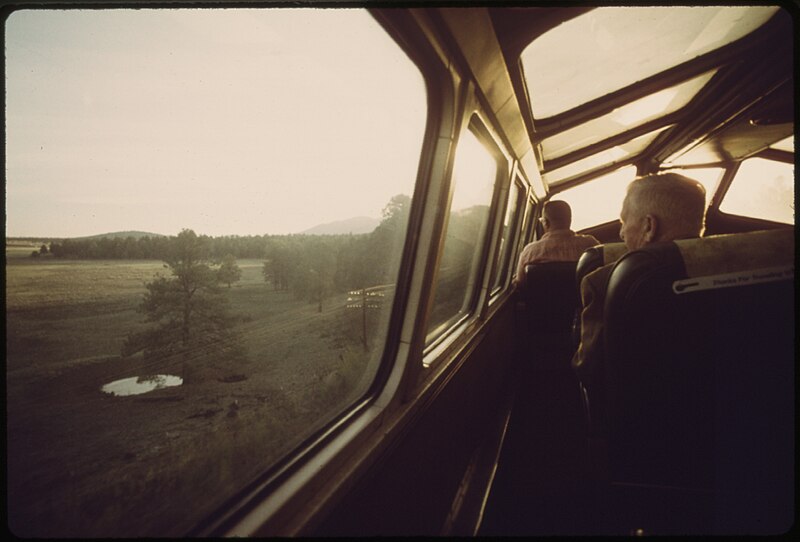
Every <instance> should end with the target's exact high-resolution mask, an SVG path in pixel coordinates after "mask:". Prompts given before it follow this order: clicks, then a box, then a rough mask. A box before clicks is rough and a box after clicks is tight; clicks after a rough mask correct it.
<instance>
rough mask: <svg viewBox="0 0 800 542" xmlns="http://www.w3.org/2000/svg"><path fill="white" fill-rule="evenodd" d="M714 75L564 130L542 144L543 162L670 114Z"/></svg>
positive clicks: (651, 95) (659, 93)
mask: <svg viewBox="0 0 800 542" xmlns="http://www.w3.org/2000/svg"><path fill="white" fill-rule="evenodd" d="M716 72H717V70H712V71H709V72H706V73H704V74H702V75H699V76H697V77H694V78H692V79H689V80H688V81H685V82H683V83H681V84H679V85H675V86H672V87H669V88H666V89H664V90H661V91H659V92H655V93H653V94H650V95H648V96H645V97H644V98H640V99H639V100H635V101H633V102H631V103H629V104H627V105H624V106H621V107H618V108H616V109H614V110H613V111H612V112H611V113H608V114H607V115H603V116H601V117H598V118H596V119H593V120H590V121H588V122H585V123H583V124H580V125H578V126H576V127H575V128H571V129H569V130H564V131H563V132H559V133H558V134H556V135H554V136H551V137H548V138H545V139H544V140H543V141H542V152H543V154H544V157H545V159H552V158H557V157H559V156H563V155H565V154H568V153H570V152H572V151H574V150H577V149H579V148H582V147H586V146H589V145H591V144H593V143H597V142H598V141H601V140H603V139H606V138H608V137H611V136H614V135H617V134H621V133H622V132H624V131H626V130H630V129H632V128H636V127H639V126H641V125H642V124H645V123H646V122H648V121H651V120H653V119H655V118H657V117H661V116H664V115H668V114H670V113H674V112H675V111H677V110H679V109H681V108H682V107H684V106H685V105H686V104H688V103H689V101H691V99H692V98H694V96H695V95H696V94H697V93H698V92H699V91H700V90H701V89H702V88H703V87H704V86H705V85H706V83H708V81H709V80H710V79H711V77H712V76H713V75H714V74H715V73H716Z"/></svg>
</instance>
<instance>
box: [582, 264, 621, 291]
mask: <svg viewBox="0 0 800 542" xmlns="http://www.w3.org/2000/svg"><path fill="white" fill-rule="evenodd" d="M615 263H616V262H612V263H607V264H605V265H603V266H600V267H598V268H597V269H595V270H594V271H592V272H590V273H587V274H586V276H585V277H583V281H582V284H583V283H587V284H589V285H591V286H594V287H597V288H602V287H604V286H605V283H606V282H608V278H609V277H610V276H611V270H612V269H614V264H615Z"/></svg>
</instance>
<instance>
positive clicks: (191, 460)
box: [6, 246, 378, 537]
mask: <svg viewBox="0 0 800 542" xmlns="http://www.w3.org/2000/svg"><path fill="white" fill-rule="evenodd" d="M33 249H35V247H24V246H9V247H7V252H6V256H7V265H6V332H7V346H6V359H7V363H6V380H7V402H6V406H7V413H8V418H7V419H8V472H9V480H8V492H9V494H12V495H13V496H14V498H13V499H9V526H10V527H11V530H12V531H13V532H15V534H18V535H22V536H52V535H55V534H58V535H59V536H76V537H93V536H112V535H115V534H118V533H119V532H120V528H122V529H123V532H125V534H126V535H127V536H147V535H152V534H154V533H161V534H163V533H180V532H182V531H184V530H185V529H186V528H188V526H189V525H187V524H186V519H185V518H187V517H189V518H190V519H193V518H196V517H198V513H196V512H198V511H200V512H202V511H210V510H212V509H213V508H214V507H216V506H217V505H219V504H220V503H219V502H217V501H216V496H217V495H225V494H230V492H231V491H234V490H236V489H239V488H242V487H243V486H244V485H246V484H247V483H248V482H249V481H250V480H251V479H252V478H253V477H254V476H255V475H256V474H257V473H259V472H262V471H263V470H264V469H265V468H266V467H268V466H269V465H271V464H272V463H273V462H274V461H276V460H277V459H279V458H280V456H281V455H282V454H283V453H285V452H286V451H288V450H289V449H291V448H292V447H294V446H296V445H297V444H298V443H299V442H301V441H302V440H303V439H304V438H305V437H307V436H308V435H309V434H310V433H311V432H312V431H313V430H314V429H315V428H317V427H319V426H321V425H322V424H323V423H325V422H327V421H328V420H329V419H330V418H332V417H333V416H334V415H335V414H336V413H337V412H339V411H340V410H341V409H342V408H343V407H344V406H346V405H347V404H348V403H349V402H351V401H352V400H354V399H355V398H356V397H357V396H358V394H359V393H361V392H363V390H364V387H365V385H366V384H367V383H368V382H369V380H370V379H371V375H372V373H373V371H374V367H373V366H374V365H375V363H374V358H375V356H373V355H372V353H371V352H365V351H364V348H363V346H362V343H361V335H360V333H361V329H362V328H361V325H362V319H361V318H362V315H361V314H360V311H359V310H353V309H347V308H346V304H347V295H346V294H337V295H332V296H330V297H329V298H328V299H326V300H325V302H324V303H323V308H322V311H321V312H319V311H318V307H317V305H316V304H312V303H309V302H308V301H307V300H299V299H296V298H295V297H294V296H293V295H292V294H291V293H289V292H288V291H276V290H274V289H273V287H272V286H271V285H270V284H267V283H266V282H265V281H264V278H263V276H262V273H261V271H262V264H263V261H261V260H240V261H238V262H237V263H238V265H239V267H240V268H241V271H242V276H241V280H240V281H239V282H236V283H234V284H233V285H232V286H231V287H230V288H227V287H223V290H224V292H225V295H226V296H227V298H228V299H229V302H230V308H231V312H232V313H233V314H235V315H236V316H237V317H239V318H240V322H241V323H239V324H238V325H237V331H238V332H239V333H240V335H241V341H242V346H243V347H244V351H245V357H244V359H241V360H238V361H236V362H235V363H234V362H230V361H228V360H225V359H216V360H211V361H208V360H201V359H198V360H197V366H195V367H190V368H189V369H191V370H192V371H194V372H193V375H194V378H193V379H192V382H191V384H190V383H189V382H188V381H187V382H186V383H185V384H184V385H180V386H175V387H167V388H163V389H157V390H155V391H152V392H149V393H143V394H140V395H128V396H114V395H110V394H108V393H104V392H103V391H102V390H101V388H102V386H103V385H105V384H108V383H110V382H112V381H116V380H120V379H124V378H132V377H143V376H149V375H156V374H163V375H175V376H183V375H181V374H180V370H181V369H180V367H179V366H178V365H177V364H175V363H169V362H166V361H165V362H164V363H161V364H159V363H155V364H154V363H153V362H152V361H150V362H145V361H144V358H143V357H142V356H141V354H137V355H133V356H129V357H123V356H122V355H121V349H122V345H123V344H124V342H125V339H126V337H128V335H130V334H131V333H133V332H136V331H140V330H142V329H144V328H145V327H147V325H148V324H147V323H146V322H145V321H144V316H143V314H142V313H140V312H138V311H137V307H138V306H139V305H140V303H141V301H142V298H143V295H144V293H145V291H146V288H145V283H146V282H148V281H150V280H152V279H153V277H154V276H156V275H157V274H161V275H164V276H167V275H169V270H168V269H165V268H164V266H163V263H162V262H159V261H144V260H143V261H121V260H114V261H112V260H103V261H101V260H97V261H70V260H60V259H55V258H52V257H45V256H43V257H39V258H31V257H30V252H31V250H33ZM376 325H378V324H377V323H376V322H372V321H370V326H372V328H374V327H375V326H376ZM370 360H373V361H372V362H371V361H370ZM167 490H168V494H170V495H171V496H172V498H171V499H170V501H169V502H164V501H163V499H160V498H158V496H159V495H161V494H164V492H165V491H167ZM189 506H190V507H192V509H193V511H194V512H193V514H192V515H191V516H187V515H186V514H184V513H182V511H183V510H184V509H185V508H186V507H189ZM144 526H146V527H147V529H148V530H144Z"/></svg>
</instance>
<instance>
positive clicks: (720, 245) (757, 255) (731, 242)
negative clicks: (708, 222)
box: [675, 229, 794, 277]
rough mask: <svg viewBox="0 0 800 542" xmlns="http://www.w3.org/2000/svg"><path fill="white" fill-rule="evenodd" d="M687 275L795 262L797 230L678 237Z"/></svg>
mask: <svg viewBox="0 0 800 542" xmlns="http://www.w3.org/2000/svg"><path fill="white" fill-rule="evenodd" d="M675 244H676V245H677V246H678V249H679V250H680V253H681V257H682V258H683V263H684V266H685V267H686V274H687V276H688V277H702V276H708V275H716V274H723V273H733V272H738V271H747V270H754V269H766V268H775V267H780V266H788V265H792V264H794V230H793V229H779V230H765V231H754V232H747V233H734V234H726V235H713V236H710V237H700V238H697V239H679V240H676V241H675Z"/></svg>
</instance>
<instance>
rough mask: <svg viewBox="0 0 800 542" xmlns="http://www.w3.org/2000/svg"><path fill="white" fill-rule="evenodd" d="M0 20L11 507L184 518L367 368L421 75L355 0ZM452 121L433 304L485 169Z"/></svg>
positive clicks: (463, 247) (81, 526) (85, 515)
mask: <svg viewBox="0 0 800 542" xmlns="http://www.w3.org/2000/svg"><path fill="white" fill-rule="evenodd" d="M5 40H6V41H5V51H6V63H5V66H6V74H5V84H6V92H7V94H6V122H7V124H6V130H7V131H6V136H7V147H6V159H7V170H6V175H7V185H6V187H7V197H6V212H7V222H6V226H7V229H6V235H7V236H8V237H7V239H8V241H7V246H6V256H7V261H6V262H7V263H6V277H7V283H6V325H7V327H6V332H7V352H6V356H7V357H6V391H7V396H6V397H7V402H6V405H7V468H8V478H7V480H8V485H7V493H6V494H7V497H8V498H7V503H8V526H9V528H10V530H11V531H12V532H13V533H14V534H16V535H17V536H20V537H58V538H61V537H77V538H91V537H102V538H105V537H140V536H148V537H149V536H156V537H161V536H180V535H182V534H185V533H186V532H188V531H189V529H191V528H192V527H193V526H194V525H196V524H197V522H198V521H199V520H200V519H201V518H203V517H204V516H205V515H206V514H209V513H211V511H213V510H215V509H216V508H217V507H218V506H220V504H221V502H222V500H223V499H226V498H229V497H231V496H232V495H235V494H236V493H237V492H238V491H240V490H242V489H243V488H244V487H245V486H246V485H247V484H249V483H250V482H252V481H253V480H254V478H255V477H256V476H259V475H261V474H263V473H265V472H267V471H268V469H270V468H272V467H273V466H274V465H275V464H276V462H278V461H280V460H282V459H283V458H285V457H288V456H287V454H291V453H293V451H294V450H296V449H298V447H299V446H301V445H302V444H303V442H304V441H305V439H308V438H310V437H312V436H313V434H314V432H315V431H319V430H321V429H322V428H324V427H326V426H327V425H328V424H329V423H331V422H332V421H333V420H334V419H335V418H336V417H337V416H339V415H341V414H342V413H343V412H345V411H347V410H348V409H349V408H350V407H351V406H352V405H353V404H355V402H356V401H358V400H359V399H360V398H362V397H364V395H365V393H367V390H368V388H369V387H370V385H371V384H372V382H373V380H374V377H375V375H376V371H377V369H378V365H379V364H380V361H381V358H382V356H383V351H384V346H385V340H386V339H385V338H386V336H387V330H388V319H389V314H390V312H391V307H392V299H393V297H392V296H393V292H394V285H395V282H396V280H397V276H398V270H399V258H400V255H401V253H402V252H403V246H404V240H405V235H406V223H407V220H408V211H409V202H410V201H411V198H412V197H413V190H414V185H415V180H416V176H417V168H418V163H419V159H420V150H421V147H422V141H423V137H424V130H425V122H426V115H427V98H426V90H425V82H424V79H423V76H422V74H421V72H420V70H419V69H418V68H417V66H416V65H415V64H414V63H413V62H412V61H411V60H410V59H409V58H408V56H406V54H405V53H404V52H403V50H402V49H401V48H400V47H399V46H398V45H397V43H396V42H395V41H393V40H392V39H391V38H390V37H389V35H388V34H387V33H386V32H385V30H384V29H383V28H382V27H381V26H380V25H379V24H378V23H377V22H376V21H375V20H374V19H373V18H372V16H371V15H369V13H368V12H366V11H365V10H356V9H348V10H320V9H286V10H282V9H266V10H258V9H231V10H213V9H196V10H192V9H186V10H180V9H163V10H146V9H136V10H128V9H113V10H20V11H15V12H13V13H11V15H10V16H9V17H8V19H7V21H6V27H5ZM473 139H474V138H473ZM470 145H472V147H470ZM464 146H465V149H466V148H469V149H471V150H470V151H469V152H470V153H472V152H474V153H476V154H478V155H479V156H477V157H476V159H475V160H474V161H473V162H470V164H474V165H475V167H476V169H475V170H472V169H470V167H471V166H470V167H467V169H466V170H464V169H463V168H462V170H460V171H461V173H460V174H459V179H461V182H460V184H459V188H458V190H457V191H456V196H455V200H454V204H453V209H454V211H453V214H452V216H451V224H450V228H451V231H450V237H449V246H448V251H447V254H446V258H445V260H446V264H445V265H448V264H449V265H450V266H451V268H450V270H451V271H452V273H453V275H452V276H453V277H455V278H453V279H452V280H459V281H461V282H458V284H457V285H455V286H454V287H453V289H452V291H451V294H450V295H453V296H456V297H458V299H457V301H456V302H455V305H454V308H452V309H450V308H448V309H447V311H448V313H452V312H457V311H458V308H459V307H460V306H461V305H462V299H461V297H463V290H464V288H465V284H466V282H465V280H466V279H462V270H461V266H462V265H464V266H466V269H467V271H466V272H465V274H466V275H470V273H469V270H473V271H474V269H475V268H476V264H475V261H476V257H474V256H473V249H474V248H476V246H478V245H479V244H480V242H481V241H480V239H481V234H479V233H477V232H476V231H475V230H477V231H482V230H483V229H485V228H484V226H485V222H486V215H487V211H486V209H487V207H486V205H487V202H488V201H489V199H490V196H488V197H487V196H486V194H487V190H488V191H489V192H488V193H490V190H491V185H492V181H493V180H494V176H493V173H492V171H493V168H494V165H493V164H492V163H491V160H490V158H489V157H487V156H486V153H485V151H484V150H482V148H481V147H480V146H477V147H475V145H474V144H472V143H465V145H464ZM462 154H466V153H462ZM464 158H465V157H464V156H462V160H463V159H464ZM476 221H477V223H476ZM460 243H463V244H460ZM470 258H472V260H470ZM463 259H466V263H465V262H464V261H462V260H463ZM470 261H471V262H472V263H470ZM445 276H447V277H448V278H447V279H443V283H444V282H446V281H447V280H450V276H449V275H446V273H445ZM470 276H471V275H470ZM446 290H447V287H446V286H444V285H443V286H442V288H441V289H440V295H441V296H442V299H443V301H442V302H441V303H442V304H445V303H448V302H449V301H444V299H445V297H446V294H445V291H446ZM459 296H460V297H459ZM450 316H451V314H446V315H445V316H444V317H443V318H445V319H446V318H448V317H450Z"/></svg>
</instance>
